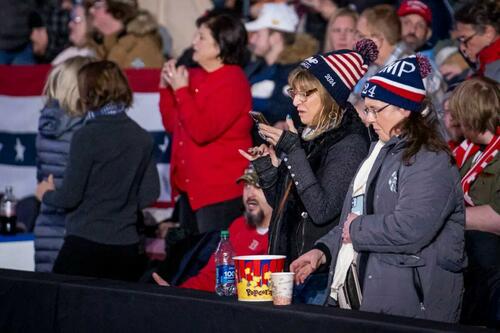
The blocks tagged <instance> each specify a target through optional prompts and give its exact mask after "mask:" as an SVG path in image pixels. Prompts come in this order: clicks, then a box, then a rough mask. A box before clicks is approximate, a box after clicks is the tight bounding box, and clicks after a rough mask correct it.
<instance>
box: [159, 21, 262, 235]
mask: <svg viewBox="0 0 500 333" xmlns="http://www.w3.org/2000/svg"><path fill="white" fill-rule="evenodd" d="M196 24H197V26H198V30H197V32H196V35H195V37H194V40H193V50H194V54H193V60H194V61H196V62H197V63H198V64H199V65H200V68H195V69H189V70H187V69H186V68H185V67H184V66H179V67H176V61H175V60H171V61H169V62H167V63H165V65H164V67H163V70H162V74H161V84H160V111H161V115H162V119H163V125H164V127H165V129H166V131H167V132H169V133H170V134H171V135H172V136H173V146H172V156H171V169H170V172H171V174H170V176H171V183H172V188H173V190H174V192H177V193H179V194H180V196H179V200H180V202H179V208H180V222H181V224H184V226H185V227H188V229H189V225H188V224H189V221H196V228H197V229H198V230H197V231H198V232H200V233H203V232H208V231H214V230H221V229H225V228H227V227H228V226H229V224H230V223H231V221H233V220H234V219H235V218H236V217H238V216H239V215H240V214H241V193H242V188H241V185H237V184H235V183H234V179H236V178H238V177H239V175H241V174H242V173H243V171H244V170H245V167H246V166H247V162H246V160H245V159H243V158H241V156H239V154H238V149H239V148H243V147H248V146H250V145H251V143H252V141H251V135H250V129H251V126H252V123H251V119H250V117H249V116H248V112H249V111H250V109H251V94H250V86H249V84H248V81H247V79H246V77H245V74H244V72H243V70H242V69H241V67H240V64H242V62H243V59H244V52H245V48H246V43H247V37H246V31H245V28H244V26H243V24H242V23H241V22H240V21H239V20H238V19H236V18H233V17H231V16H228V15H224V14H219V15H216V14H211V15H207V16H203V17H201V18H200V19H198V21H197V22H196ZM191 228H193V226H191Z"/></svg>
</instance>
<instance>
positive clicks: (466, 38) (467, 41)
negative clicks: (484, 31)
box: [457, 32, 478, 47]
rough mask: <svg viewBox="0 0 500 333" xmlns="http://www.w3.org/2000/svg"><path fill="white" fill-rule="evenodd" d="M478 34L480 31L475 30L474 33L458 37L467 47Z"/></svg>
mask: <svg viewBox="0 0 500 333" xmlns="http://www.w3.org/2000/svg"><path fill="white" fill-rule="evenodd" d="M477 34H478V32H475V33H473V34H472V35H470V36H469V37H463V36H462V37H458V38H457V41H458V42H459V43H460V44H464V45H465V46H466V47H467V43H469V42H470V41H471V39H472V38H474V37H476V35H477Z"/></svg>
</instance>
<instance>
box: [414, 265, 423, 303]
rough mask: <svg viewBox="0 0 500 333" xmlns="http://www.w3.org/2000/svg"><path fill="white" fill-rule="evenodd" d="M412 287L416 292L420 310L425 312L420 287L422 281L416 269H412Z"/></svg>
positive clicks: (421, 288)
mask: <svg viewBox="0 0 500 333" xmlns="http://www.w3.org/2000/svg"><path fill="white" fill-rule="evenodd" d="M413 285H414V286H415V291H416V292H417V297H418V301H419V303H420V310H421V311H425V306H424V290H423V287H422V280H421V279H420V273H419V272H418V269H417V267H414V268H413Z"/></svg>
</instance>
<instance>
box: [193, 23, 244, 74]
mask: <svg viewBox="0 0 500 333" xmlns="http://www.w3.org/2000/svg"><path fill="white" fill-rule="evenodd" d="M201 25H205V26H206V27H207V28H208V29H209V30H210V32H211V34H212V37H213V38H214V39H215V42H216V43H217V45H218V46H219V49H220V54H219V57H220V58H221V60H222V63H224V64H226V65H240V66H242V65H243V64H244V63H245V60H246V55H245V52H246V47H247V32H246V30H245V26H244V25H243V23H241V21H240V20H239V19H238V18H236V17H233V16H231V15H228V14H219V13H210V14H207V15H204V16H202V17H200V18H199V19H198V20H196V26H197V27H200V26H201Z"/></svg>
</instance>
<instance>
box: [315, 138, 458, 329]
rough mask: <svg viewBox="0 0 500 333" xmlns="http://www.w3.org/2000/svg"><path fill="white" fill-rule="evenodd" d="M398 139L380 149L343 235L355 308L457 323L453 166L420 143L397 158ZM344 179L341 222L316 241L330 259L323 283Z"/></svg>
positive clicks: (336, 240)
mask: <svg viewBox="0 0 500 333" xmlns="http://www.w3.org/2000/svg"><path fill="white" fill-rule="evenodd" d="M404 148H405V140H404V139H399V138H397V137H393V138H392V139H391V140H389V141H388V142H387V143H386V144H385V146H384V147H383V148H382V150H381V151H380V154H379V155H378V157H377V159H376V161H375V164H374V165H373V167H372V169H371V171H370V175H369V177H368V181H367V184H366V194H365V197H364V199H365V200H364V214H363V215H361V216H359V217H357V218H356V219H354V220H353V222H352V224H351V226H350V235H351V239H352V244H353V247H354V249H355V250H356V251H357V252H358V253H359V254H360V255H359V256H358V260H359V271H360V276H359V279H360V283H361V284H362V294H363V301H362V304H361V308H360V310H363V311H369V312H378V313H386V314H392V315H400V316H407V317H414V318H422V319H430V320H438V321H445V322H457V321H458V319H459V314H460V306H461V298H462V292H463V277H462V270H463V268H464V267H465V265H466V259H465V254H464V225H465V210H464V204H463V193H462V190H461V187H460V176H459V174H458V170H457V168H456V167H455V166H453V165H452V164H451V162H450V158H449V156H448V155H447V154H445V153H442V152H440V153H434V152H430V151H428V150H426V149H421V150H420V151H419V152H418V153H417V154H416V155H415V156H414V159H413V163H412V164H411V165H406V164H405V163H403V161H402V154H403V152H404ZM351 197H352V183H351V188H350V190H349V192H348V193H347V196H346V200H345V202H344V208H343V209H342V215H341V218H340V221H341V223H340V224H339V225H338V226H337V227H335V228H334V229H332V231H331V232H330V233H328V234H327V235H325V236H324V237H323V238H321V239H320V240H318V242H317V243H316V247H318V248H320V249H321V250H323V252H325V254H326V255H327V257H329V259H331V261H330V271H329V281H330V282H329V283H328V286H330V285H331V282H332V280H333V274H334V272H335V265H336V262H337V256H338V252H339V250H340V246H341V244H342V239H341V236H342V228H343V224H344V221H345V220H346V217H347V214H348V213H349V212H350V208H351Z"/></svg>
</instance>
